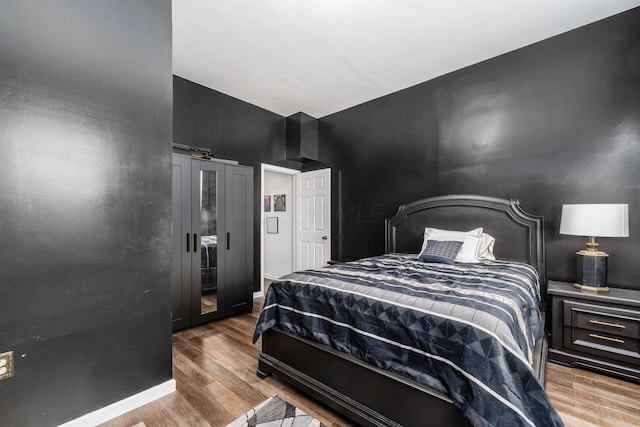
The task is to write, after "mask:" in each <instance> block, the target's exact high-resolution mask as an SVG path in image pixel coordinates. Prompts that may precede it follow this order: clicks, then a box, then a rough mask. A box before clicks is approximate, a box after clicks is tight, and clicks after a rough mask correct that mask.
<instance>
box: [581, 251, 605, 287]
mask: <svg viewBox="0 0 640 427" xmlns="http://www.w3.org/2000/svg"><path fill="white" fill-rule="evenodd" d="M608 257H609V255H608V254H607V253H605V252H600V251H589V250H585V251H580V252H578V253H577V254H576V258H577V259H576V261H577V268H576V273H577V274H576V276H577V277H576V283H577V284H579V285H581V286H587V287H591V288H606V287H607V258H608ZM591 292H593V291H591Z"/></svg>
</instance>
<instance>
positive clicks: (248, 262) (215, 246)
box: [171, 154, 253, 330]
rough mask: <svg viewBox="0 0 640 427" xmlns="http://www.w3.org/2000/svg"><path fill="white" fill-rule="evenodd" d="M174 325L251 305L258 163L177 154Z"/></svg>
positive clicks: (201, 320)
mask: <svg viewBox="0 0 640 427" xmlns="http://www.w3.org/2000/svg"><path fill="white" fill-rule="evenodd" d="M172 164H173V167H172V169H173V253H174V257H173V272H172V295H171V297H172V318H173V329H174V330H177V329H182V328H185V327H189V326H195V325H198V324H201V323H205V322H209V321H211V320H215V319H219V318H221V317H225V316H229V315H232V314H237V313H243V312H248V311H251V308H252V300H253V290H252V287H253V168H251V167H247V166H240V165H237V164H233V163H229V162H225V161H216V160H205V159H198V158H192V157H190V156H188V155H183V154H173V162H172Z"/></svg>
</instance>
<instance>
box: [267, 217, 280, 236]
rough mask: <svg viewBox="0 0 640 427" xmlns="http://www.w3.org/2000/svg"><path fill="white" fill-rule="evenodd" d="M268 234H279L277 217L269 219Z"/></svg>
mask: <svg viewBox="0 0 640 427" xmlns="http://www.w3.org/2000/svg"><path fill="white" fill-rule="evenodd" d="M267 233H268V234H278V217H277V216H270V217H267Z"/></svg>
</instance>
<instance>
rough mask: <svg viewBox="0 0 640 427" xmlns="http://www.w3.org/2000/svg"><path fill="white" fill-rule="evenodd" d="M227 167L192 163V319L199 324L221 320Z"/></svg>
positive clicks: (197, 162) (203, 162)
mask: <svg viewBox="0 0 640 427" xmlns="http://www.w3.org/2000/svg"><path fill="white" fill-rule="evenodd" d="M224 180H225V176H224V165H223V164H219V163H214V162H209V161H203V160H192V168H191V197H192V198H191V234H192V236H191V241H192V246H193V249H192V252H191V310H192V313H191V318H192V324H193V325H197V324H200V323H205V322H208V321H211V320H214V319H216V318H218V317H219V310H220V307H221V304H220V301H219V300H218V299H219V297H220V293H221V286H222V284H223V283H224V281H225V273H224V265H225V256H226V253H225V250H224V244H225V243H224V236H225V233H226V230H225V227H224V224H225V212H224V188H225V184H224Z"/></svg>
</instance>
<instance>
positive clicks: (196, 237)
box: [193, 233, 198, 253]
mask: <svg viewBox="0 0 640 427" xmlns="http://www.w3.org/2000/svg"><path fill="white" fill-rule="evenodd" d="M193 252H194V253H195V252H198V235H197V234H196V233H193Z"/></svg>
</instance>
